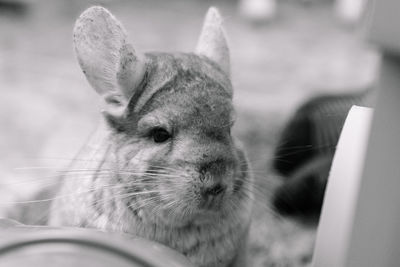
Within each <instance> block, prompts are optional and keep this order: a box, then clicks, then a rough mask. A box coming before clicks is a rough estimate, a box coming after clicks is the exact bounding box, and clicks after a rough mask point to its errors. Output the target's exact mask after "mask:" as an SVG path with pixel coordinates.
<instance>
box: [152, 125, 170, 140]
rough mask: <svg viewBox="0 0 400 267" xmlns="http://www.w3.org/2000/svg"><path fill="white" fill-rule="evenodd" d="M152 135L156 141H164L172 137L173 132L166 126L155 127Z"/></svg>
mask: <svg viewBox="0 0 400 267" xmlns="http://www.w3.org/2000/svg"><path fill="white" fill-rule="evenodd" d="M150 136H151V137H152V138H153V141H154V142H156V143H164V142H166V141H168V139H170V138H171V134H170V133H169V132H168V131H167V130H165V129H164V128H155V129H153V130H152V131H151V134H150Z"/></svg>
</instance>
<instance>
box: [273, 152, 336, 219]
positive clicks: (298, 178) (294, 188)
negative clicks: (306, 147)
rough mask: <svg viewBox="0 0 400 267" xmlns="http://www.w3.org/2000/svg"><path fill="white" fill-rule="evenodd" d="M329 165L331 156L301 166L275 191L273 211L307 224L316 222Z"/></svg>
mask: <svg viewBox="0 0 400 267" xmlns="http://www.w3.org/2000/svg"><path fill="white" fill-rule="evenodd" d="M331 163H332V157H331V155H326V156H319V157H316V158H312V159H311V160H310V161H309V162H306V163H305V164H303V165H302V166H301V167H300V168H299V169H298V170H297V171H296V172H295V173H294V174H293V175H292V176H291V177H290V179H289V180H287V181H286V182H285V183H284V184H282V185H281V186H280V187H278V189H277V190H276V191H275V193H274V195H273V205H274V207H275V209H276V210H277V211H278V212H279V213H280V214H281V215H284V216H289V217H294V218H297V219H299V220H302V221H304V222H307V223H309V222H310V223H313V222H315V221H318V218H319V214H320V211H321V207H322V201H323V199H324V192H325V187H326V182H327V177H328V175H329V170H330V167H331Z"/></svg>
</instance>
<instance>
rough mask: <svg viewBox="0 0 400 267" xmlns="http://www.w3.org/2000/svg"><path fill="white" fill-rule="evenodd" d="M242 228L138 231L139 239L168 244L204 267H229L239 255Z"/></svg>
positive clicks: (227, 226)
mask: <svg viewBox="0 0 400 267" xmlns="http://www.w3.org/2000/svg"><path fill="white" fill-rule="evenodd" d="M242 228H243V226H242V225H233V224H228V223H226V224H225V225H223V224H221V225H213V226H209V227H205V226H203V227H200V226H192V227H187V228H179V229H168V228H164V227H160V226H154V225H152V226H149V225H148V226H147V229H146V230H145V231H140V230H144V229H141V227H138V228H136V230H137V231H138V232H137V235H139V236H142V237H144V238H147V239H151V240H155V241H158V242H160V243H162V244H165V245H167V246H169V247H171V248H173V249H175V250H177V251H179V252H181V253H182V254H183V255H185V256H186V257H188V258H189V259H190V260H191V262H193V263H194V264H195V265H196V266H200V267H224V266H229V265H230V263H231V262H232V261H233V259H234V258H235V256H236V254H237V252H238V251H237V250H238V247H239V244H240V239H241V238H242V237H243V235H242V234H239V233H243V232H245V229H242Z"/></svg>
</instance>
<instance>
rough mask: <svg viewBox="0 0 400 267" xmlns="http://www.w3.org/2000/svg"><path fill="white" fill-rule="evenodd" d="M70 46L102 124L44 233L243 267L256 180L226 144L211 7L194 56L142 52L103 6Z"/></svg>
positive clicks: (227, 121)
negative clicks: (116, 235)
mask: <svg viewBox="0 0 400 267" xmlns="http://www.w3.org/2000/svg"><path fill="white" fill-rule="evenodd" d="M73 40H74V47H75V52H76V55H77V58H78V61H79V64H80V66H81V68H82V70H83V73H84V74H85V75H86V78H87V80H88V81H89V83H90V85H91V86H92V87H93V89H95V91H96V92H97V93H98V94H99V95H100V98H101V99H102V101H103V104H104V110H103V116H104V123H101V125H100V126H99V129H98V130H97V131H96V132H95V134H94V135H93V136H92V138H91V139H90V140H89V142H88V143H87V145H86V146H85V147H84V148H83V149H82V151H81V152H80V153H79V154H78V156H77V157H76V159H75V160H73V162H72V164H71V166H70V169H69V172H67V173H68V175H65V177H63V181H62V184H61V186H60V188H59V191H58V197H57V198H56V199H55V200H54V201H53V203H52V208H51V213H50V217H49V224H50V225H53V226H80V227H91V228H97V229H102V230H105V231H117V232H124V233H128V234H132V235H135V236H140V237H144V238H147V239H150V240H154V241H158V242H160V243H163V244H165V245H167V246H169V247H171V248H173V249H176V250H178V251H180V252H181V253H183V254H184V255H186V256H187V257H188V258H189V260H190V261H191V262H193V263H194V264H195V265H196V266H202V267H206V266H209V267H211V266H245V265H246V263H245V253H244V252H245V245H246V238H247V232H248V227H249V224H250V217H251V211H252V199H253V197H252V184H253V182H252V177H251V175H250V170H249V164H248V161H247V159H246V156H245V153H244V152H243V149H242V148H241V146H240V145H239V144H238V142H237V141H236V140H235V139H234V138H233V137H232V135H231V127H232V125H233V123H234V116H235V114H234V109H233V106H232V94H233V89H232V85H231V82H230V77H229V76H230V70H229V68H230V63H229V49H228V45H227V41H226V38H225V33H224V30H223V28H222V19H221V17H220V15H219V13H218V11H217V10H216V9H215V8H210V9H209V11H208V13H207V15H206V18H205V22H204V25H203V29H202V33H201V35H200V38H199V42H198V45H197V49H196V52H195V53H173V54H172V53H158V52H157V53H144V54H141V53H139V52H138V51H137V50H135V49H134V48H133V47H132V45H131V44H130V43H129V42H128V40H127V35H126V33H125V30H124V28H123V26H122V25H121V23H120V22H119V21H117V20H116V19H115V17H114V16H113V15H112V14H111V13H110V12H109V11H107V10H106V9H104V8H102V7H91V8H89V9H88V10H86V11H85V12H84V13H83V14H82V15H81V16H80V17H79V18H78V20H77V22H76V25H75V28H74V34H73ZM73 172H75V175H74V176H72V175H71V173H73Z"/></svg>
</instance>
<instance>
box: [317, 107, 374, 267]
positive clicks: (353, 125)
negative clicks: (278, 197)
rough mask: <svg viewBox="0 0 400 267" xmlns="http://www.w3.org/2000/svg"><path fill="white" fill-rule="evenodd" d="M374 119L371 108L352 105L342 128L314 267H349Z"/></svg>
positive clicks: (319, 229) (323, 210)
mask: <svg viewBox="0 0 400 267" xmlns="http://www.w3.org/2000/svg"><path fill="white" fill-rule="evenodd" d="M371 118H372V110H371V109H369V108H363V107H357V106H353V107H352V109H351V110H350V112H349V114H348V116H347V119H346V122H345V124H344V126H343V130H342V133H341V136H340V138H339V142H338V145H337V148H336V153H335V157H334V159H333V163H332V168H331V172H330V175H329V180H328V185H327V189H326V192H325V199H324V204H323V208H322V213H321V219H320V223H319V228H318V233H317V241H316V246H315V251H314V259H313V266H314V267H343V266H346V265H345V262H344V261H345V259H346V255H347V251H348V243H349V237H350V232H351V230H352V226H353V220H354V214H355V206H356V200H357V198H358V190H359V186H360V182H361V175H362V170H363V166H364V165H363V164H364V155H365V151H366V147H367V142H368V136H369V129H370V122H371Z"/></svg>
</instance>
